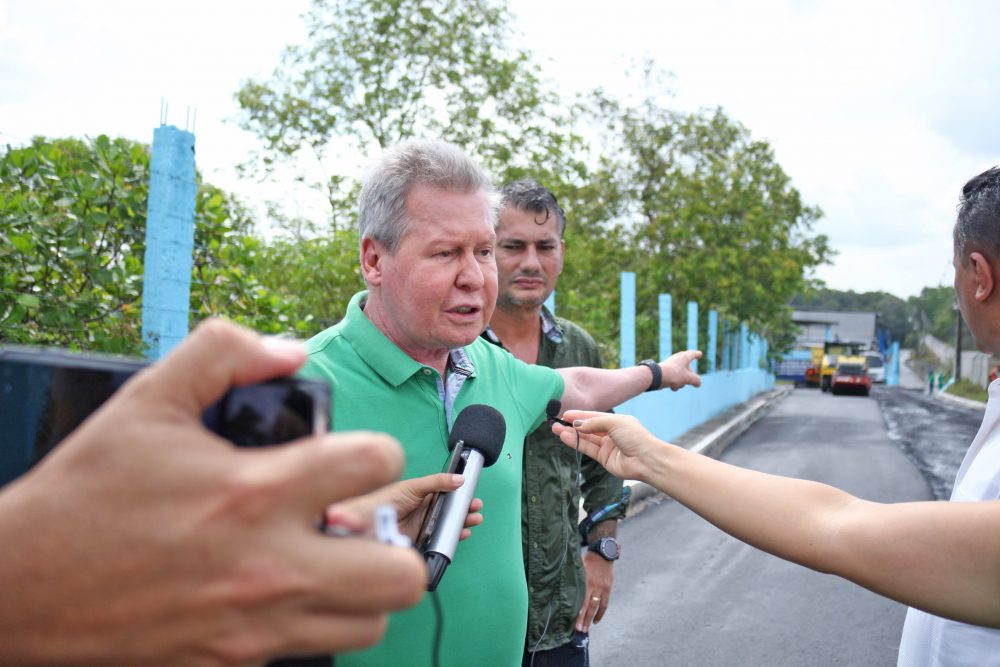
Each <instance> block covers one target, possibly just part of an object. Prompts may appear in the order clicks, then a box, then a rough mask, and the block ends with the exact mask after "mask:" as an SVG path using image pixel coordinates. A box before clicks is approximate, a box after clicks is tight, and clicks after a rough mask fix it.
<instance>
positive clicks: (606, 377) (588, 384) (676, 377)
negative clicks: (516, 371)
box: [558, 350, 701, 411]
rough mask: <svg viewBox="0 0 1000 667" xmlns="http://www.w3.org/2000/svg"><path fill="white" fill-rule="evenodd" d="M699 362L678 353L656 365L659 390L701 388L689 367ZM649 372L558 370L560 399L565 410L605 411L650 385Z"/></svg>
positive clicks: (638, 369)
mask: <svg viewBox="0 0 1000 667" xmlns="http://www.w3.org/2000/svg"><path fill="white" fill-rule="evenodd" d="M699 358H701V352H699V351H698V350H685V351H683V352H678V353H677V354H674V355H672V356H670V357H668V358H667V359H664V360H663V361H661V362H660V363H659V371H660V373H659V378H658V380H659V382H658V385H659V388H670V389H680V388H681V387H683V386H685V385H693V386H695V387H697V386H700V385H701V378H699V377H698V374H697V373H695V372H694V371H693V370H692V369H691V366H692V365H694V361H695V360H697V359H699ZM653 370H655V369H650V368H647V367H646V366H645V365H640V366H633V367H632V368H618V369H614V370H609V369H606V368H588V367H585V366H577V367H574V368H560V369H558V371H559V373H560V374H561V375H562V376H563V384H564V386H565V389H564V390H563V395H562V404H563V409H566V410H572V409H576V410H605V411H606V410H609V409H611V408H614V407H615V406H616V405H619V404H621V403H624V402H625V401H627V400H628V399H630V398H633V397H635V396H638V395H639V394H641V393H642V392H644V391H646V390H647V389H650V388H651V387H652V386H653V384H654V376H653V372H652V371H653Z"/></svg>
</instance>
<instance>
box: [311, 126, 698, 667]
mask: <svg viewBox="0 0 1000 667" xmlns="http://www.w3.org/2000/svg"><path fill="white" fill-rule="evenodd" d="M493 199H494V197H493V192H492V189H491V187H490V183H489V179H488V178H487V177H486V175H485V174H484V173H483V171H482V170H481V169H480V168H479V166H478V165H476V163H475V162H473V161H472V160H470V159H469V158H468V157H467V156H466V155H464V154H463V153H462V151H461V150H459V149H458V148H456V147H455V146H452V145H450V144H447V143H444V142H440V141H431V142H428V141H409V142H406V143H403V144H400V145H398V146H396V147H394V148H391V149H389V150H388V151H387V152H386V153H385V155H384V156H383V157H382V159H381V161H380V162H379V163H378V164H377V165H376V166H375V168H374V169H373V170H372V171H371V172H370V174H369V176H368V178H367V179H366V181H365V184H364V186H363V188H362V191H361V196H360V199H359V215H358V226H359V236H360V238H361V272H362V275H363V277H364V279H365V282H366V283H367V285H368V291H366V292H362V293H360V294H358V295H356V296H355V297H354V298H353V299H352V300H351V303H350V305H348V308H347V313H346V315H345V317H344V319H343V320H342V321H341V322H340V323H339V324H337V325H335V326H333V327H331V328H330V329H328V330H326V331H324V332H323V333H321V334H319V335H318V336H315V337H314V338H312V339H311V340H310V341H309V342H308V350H309V361H308V362H307V366H306V369H305V374H307V375H312V376H315V377H322V378H325V379H327V380H328V381H330V382H331V384H332V387H333V428H334V430H337V431H343V430H356V429H368V430H378V431H383V432H386V433H389V434H391V435H393V436H395V437H396V438H397V439H398V440H399V441H400V443H401V444H402V445H403V449H404V451H405V453H406V467H405V469H404V473H403V476H404V477H405V478H412V477H418V476H423V475H428V474H432V473H436V472H440V471H441V469H442V467H443V465H444V464H445V462H446V460H447V456H448V448H447V439H448V432H449V430H450V428H451V426H452V425H453V423H454V420H455V417H456V416H457V415H458V413H459V412H461V410H462V409H463V408H464V407H466V406H468V405H471V404H475V403H484V404H487V405H490V406H492V407H494V408H496V409H497V410H499V411H500V412H501V413H502V414H503V416H504V418H505V420H506V425H507V434H506V440H505V442H504V448H503V451H502V452H501V454H500V458H499V460H498V461H497V463H496V464H494V465H493V466H492V467H490V468H488V469H487V470H485V471H484V472H483V474H482V477H481V478H480V480H479V484H478V486H477V488H476V495H477V496H478V497H480V498H482V499H483V502H484V507H483V516H484V517H485V522H484V524H483V525H482V526H481V527H480V528H478V529H477V530H476V533H475V535H474V536H473V538H472V539H470V540H468V541H466V542H463V543H462V544H461V545H460V546H459V548H458V550H457V551H456V553H455V560H454V562H453V563H452V564H451V566H450V567H449V568H448V570H447V571H446V572H445V574H444V578H443V579H442V581H441V584H440V585H439V586H438V588H437V591H436V592H435V593H433V594H432V595H431V596H428V597H427V598H425V599H424V600H423V601H422V602H421V603H420V604H419V605H417V606H416V607H414V608H412V609H410V610H407V611H404V612H402V613H399V614H395V615H393V616H391V617H390V621H389V628H388V631H387V633H386V637H385V640H384V641H383V642H382V643H381V644H380V645H378V646H376V647H374V648H373V649H371V650H369V651H364V652H359V653H351V654H345V655H343V656H339V655H338V656H337V664H338V666H340V667H342V666H350V665H393V666H395V665H431V664H435V662H436V660H435V657H434V656H435V654H437V655H439V656H440V664H442V665H455V666H459V665H477V666H490V665H496V666H497V667H510V666H513V665H517V664H518V663H519V662H520V660H521V653H522V651H523V641H524V628H525V623H526V619H527V604H528V598H527V587H526V585H525V580H524V569H523V565H522V561H521V525H520V517H521V512H520V500H521V470H522V453H523V441H524V437H525V436H526V435H527V434H528V433H530V432H531V431H533V430H534V429H535V428H536V427H537V426H539V425H540V424H541V423H542V421H543V420H544V418H545V408H546V404H547V403H548V401H549V400H550V399H553V398H558V399H561V400H562V402H563V405H564V407H566V408H570V407H579V408H602V407H607V406H608V405H617V404H618V403H620V402H622V401H624V400H626V399H628V398H630V397H632V396H635V395H637V394H639V393H641V392H642V391H644V390H645V389H647V388H648V387H649V386H650V382H651V374H652V378H653V379H654V380H656V379H659V378H662V381H663V385H664V386H669V387H680V386H682V385H684V384H694V385H697V384H700V380H699V378H698V376H697V375H696V374H695V373H693V372H692V371H691V370H690V364H691V361H693V360H694V359H696V358H698V357H699V356H700V353H699V352H696V351H688V352H684V353H680V354H677V355H674V356H673V357H671V358H670V359H668V360H666V361H664V362H662V363H660V364H652V367H649V368H647V367H642V366H640V367H635V368H629V369H621V370H614V371H612V370H605V369H593V368H568V369H560V370H558V371H556V370H552V369H549V368H545V367H542V366H529V365H527V364H525V363H523V362H521V361H518V360H517V359H515V358H514V357H513V356H511V355H510V354H509V353H507V352H506V351H504V350H502V349H500V348H498V347H496V346H494V345H491V344H490V343H488V342H486V341H484V340H482V339H480V338H479V334H480V333H481V332H482V331H483V330H484V329H485V328H486V325H487V324H488V323H489V320H490V316H491V315H492V313H493V309H494V307H495V304H496V295H497V268H496V262H495V258H494V238H495V233H494V229H493V224H494V220H495V215H496V212H495V209H494V206H493V203H492V200H493ZM433 598H436V600H435V599H433ZM438 605H439V608H440V617H439V616H438V614H437V613H436V609H435V607H436V606H438ZM438 638H440V642H438Z"/></svg>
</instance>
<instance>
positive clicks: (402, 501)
mask: <svg viewBox="0 0 1000 667" xmlns="http://www.w3.org/2000/svg"><path fill="white" fill-rule="evenodd" d="M464 480H465V478H464V477H462V475H449V474H448V473H443V472H441V473H437V474H434V475H427V476H425V477H415V478H413V479H405V480H403V481H401V482H396V483H395V484H389V485H388V486H385V487H383V488H381V489H379V490H378V491H375V492H374V493H369V494H367V495H364V496H360V497H358V498H352V499H350V500H348V501H346V502H343V503H337V504H336V505H331V506H330V507H328V508H327V510H326V522H327V525H330V526H343V527H344V528H347V529H349V530H352V531H355V532H368V531H370V530H371V529H372V527H373V526H372V516H373V514H374V512H375V508H376V507H378V506H379V505H384V504H391V505H392V506H393V507H395V508H396V515H397V516H398V517H399V531H400V532H401V533H403V534H404V535H406V536H407V537H409V538H410V539H411V540H416V539H417V531H419V530H420V524H421V522H422V521H423V518H424V513H425V512H426V511H427V508H428V507H429V506H430V504H431V500H432V499H433V497H434V494H435V493H447V492H449V491H454V490H456V489H457V488H459V487H460V486H462V482H463V481H464ZM482 509H483V501H482V499H480V498H474V499H473V500H472V504H471V505H470V506H469V514H468V515H467V516H466V517H465V528H464V529H463V530H462V533H461V536H460V538H459V539H462V540H464V539H467V538H468V537H470V536H471V535H472V530H471V529H472V528H473V527H474V526H478V525H479V524H481V523H482V522H483V515H482V514H481V513H480V510H482Z"/></svg>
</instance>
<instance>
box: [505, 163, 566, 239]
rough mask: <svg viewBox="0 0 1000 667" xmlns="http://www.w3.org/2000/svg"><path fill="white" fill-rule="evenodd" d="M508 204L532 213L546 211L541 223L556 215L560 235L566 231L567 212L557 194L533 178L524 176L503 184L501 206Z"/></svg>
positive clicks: (539, 222)
mask: <svg viewBox="0 0 1000 667" xmlns="http://www.w3.org/2000/svg"><path fill="white" fill-rule="evenodd" d="M507 206H511V207H513V208H516V209H519V210H522V211H530V212H532V213H538V214H543V213H544V214H545V217H544V218H542V219H541V220H539V221H537V222H538V224H539V225H544V224H545V223H546V222H548V221H549V216H551V215H555V216H556V227H557V229H558V231H559V237H560V238H562V235H563V232H564V231H566V213H565V212H564V211H563V210H562V207H561V206H559V202H557V201H556V196H555V195H554V194H552V192H551V191H550V190H549V189H548V188H547V187H545V186H544V185H542V184H541V183H539V182H538V181H536V180H535V179H533V178H522V179H520V180H517V181H514V182H512V183H508V184H507V185H505V186H503V188H502V189H501V190H500V208H501V209H503V208H505V207H507Z"/></svg>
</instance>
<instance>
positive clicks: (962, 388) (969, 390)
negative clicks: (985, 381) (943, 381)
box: [947, 379, 987, 403]
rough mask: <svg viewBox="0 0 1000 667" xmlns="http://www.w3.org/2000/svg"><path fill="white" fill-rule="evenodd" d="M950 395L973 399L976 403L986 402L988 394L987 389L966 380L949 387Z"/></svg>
mask: <svg viewBox="0 0 1000 667" xmlns="http://www.w3.org/2000/svg"><path fill="white" fill-rule="evenodd" d="M947 391H948V393H949V394H952V395H954V396H961V397H962V398H971V399H972V400H974V401H982V402H983V403H985V402H986V397H987V392H986V389H985V388H983V387H980V386H979V385H978V384H976V383H975V382H969V381H968V380H966V379H961V380H959V381H957V382H956V383H955V384H953V385H951V386H950V387H948V390H947Z"/></svg>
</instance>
